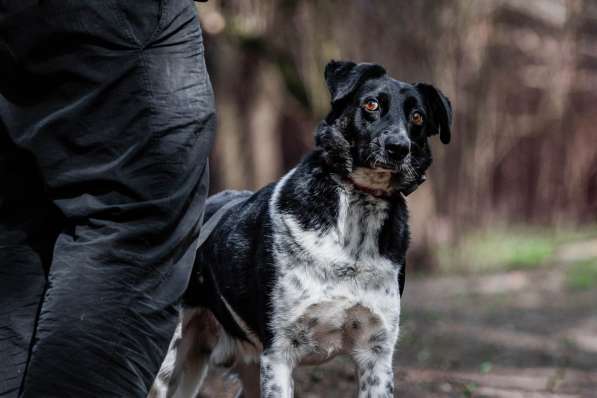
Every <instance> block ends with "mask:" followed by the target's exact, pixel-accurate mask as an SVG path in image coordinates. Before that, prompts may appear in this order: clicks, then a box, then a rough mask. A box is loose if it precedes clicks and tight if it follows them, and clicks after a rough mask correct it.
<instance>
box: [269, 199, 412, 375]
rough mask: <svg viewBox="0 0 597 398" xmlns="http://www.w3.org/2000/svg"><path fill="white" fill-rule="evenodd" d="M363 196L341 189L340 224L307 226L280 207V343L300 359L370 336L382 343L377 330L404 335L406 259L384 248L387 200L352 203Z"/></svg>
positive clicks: (275, 325) (390, 336) (276, 317)
mask: <svg viewBox="0 0 597 398" xmlns="http://www.w3.org/2000/svg"><path fill="white" fill-rule="evenodd" d="M360 199H361V198H353V197H349V196H347V195H341V196H340V201H341V203H340V206H339V209H340V211H339V216H338V225H337V226H336V227H335V228H330V229H328V230H304V229H303V228H301V227H300V225H299V224H298V223H297V221H296V220H295V219H294V218H293V217H292V216H290V215H284V214H275V217H276V219H275V220H274V227H275V228H276V232H277V233H276V234H275V236H276V238H275V239H276V245H275V247H276V249H275V251H274V259H275V262H276V267H277V268H278V270H279V277H278V279H277V281H276V285H275V287H274V289H273V306H274V312H273V317H272V325H271V326H272V329H273V330H276V331H279V332H277V334H276V336H275V337H274V344H275V345H277V346H278V347H279V348H285V349H286V351H287V353H288V354H289V355H292V356H294V357H296V359H297V360H298V361H300V362H309V363H317V362H322V361H325V360H327V359H329V358H330V357H331V356H333V355H335V354H338V353H348V352H349V351H351V350H354V347H355V346H361V345H362V344H369V343H367V342H368V341H369V340H371V343H370V344H373V345H374V346H375V340H376V339H375V336H376V335H383V336H382V337H384V338H383V339H381V340H383V341H386V340H387V341H390V340H391V341H394V340H395V338H396V337H397V333H398V322H399V316H400V295H399V292H398V274H397V273H398V265H397V264H394V263H392V262H391V261H390V260H389V259H387V258H384V257H382V256H381V255H380V254H379V249H378V237H379V231H380V229H381V226H382V225H383V222H384V221H385V218H386V217H387V204H386V203H385V202H381V201H376V200H372V201H371V202H364V203H351V201H354V200H360ZM381 340H380V341H381ZM382 345H383V344H382ZM380 346H381V345H380Z"/></svg>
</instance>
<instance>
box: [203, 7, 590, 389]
mask: <svg viewBox="0 0 597 398" xmlns="http://www.w3.org/2000/svg"><path fill="white" fill-rule="evenodd" d="M198 8H199V10H200V18H201V22H202V25H203V29H204V41H205V47H206V57H207V62H208V69H209V71H210V74H211V78H212V82H213V85H214V90H215V93H216V98H217V106H218V120H219V131H218V136H217V140H216V145H215V150H214V152H213V156H212V162H211V163H212V164H211V174H212V191H213V192H217V191H219V190H221V189H224V188H237V189H241V188H242V189H257V188H259V187H262V186H264V185H266V184H268V183H270V182H272V181H274V180H276V179H278V178H279V177H280V176H281V175H283V174H284V173H285V172H286V171H288V170H289V169H290V168H292V167H293V166H294V165H295V164H296V163H297V162H298V161H299V160H300V159H301V157H302V156H303V155H304V154H305V153H306V152H307V151H309V150H310V149H311V148H312V147H313V130H314V127H315V126H316V124H317V122H318V120H320V119H321V118H322V117H323V116H324V115H325V114H326V112H327V111H328V109H329V95H328V92H327V90H326V88H325V85H324V81H323V70H324V66H325V64H326V62H327V61H329V60H330V59H344V60H355V61H367V62H375V63H380V64H382V65H384V66H385V67H386V69H387V70H388V72H389V73H390V74H391V75H392V76H394V77H395V78H398V79H400V80H404V81H409V82H415V81H425V82H429V83H433V84H435V85H437V86H438V87H440V88H441V89H442V91H443V92H444V93H445V94H446V95H447V96H449V97H450V99H451V101H452V104H453V107H454V111H455V119H454V120H455V123H454V127H453V139H452V142H451V143H450V145H448V146H444V145H442V144H441V143H440V142H439V139H437V137H434V138H433V139H432V147H433V152H434V164H433V165H432V167H431V169H430V172H429V174H428V177H429V178H428V181H427V182H426V183H425V184H424V185H423V186H421V187H420V189H419V190H418V191H416V192H415V193H413V194H412V195H411V196H409V198H408V202H409V206H410V209H411V225H412V231H413V234H412V235H413V239H412V249H411V253H410V258H409V262H408V272H409V278H408V281H407V285H406V291H405V296H404V298H403V318H402V333H401V340H400V343H399V346H398V351H397V352H398V354H397V356H396V366H397V369H399V371H398V375H397V377H398V389H399V392H402V394H403V396H406V397H419V396H420V397H435V396H437V397H444V396H445V397H459V396H475V397H477V396H479V397H481V396H484V397H485V396H486V397H527V396H528V397H535V396H540V397H590V396H597V2H595V1H591V0H584V1H583V0H532V1H529V0H518V1H515V0H461V1H452V0H439V1H438V0H418V1H406V0H404V1H381V0H354V1H352V0H349V1H347V0H342V1H340V0H335V1H298V0H278V1H272V0H270V1H266V0H231V1H216V0H210V1H209V2H208V3H202V4H200V5H198ZM218 383H220V384H218ZM221 383H224V384H225V385H226V391H228V392H229V393H230V394H233V393H232V391H233V390H234V389H235V388H236V385H235V384H234V383H233V382H225V381H224V379H221V378H220V379H217V380H216V381H215V382H212V383H211V384H210V385H209V386H208V387H207V388H206V391H204V392H203V394H204V395H205V396H225V394H227V393H224V392H220V391H221V389H222V388H223V387H222V386H223V384H221ZM353 385H354V378H353V376H352V367H351V365H350V364H349V363H348V362H346V361H344V360H342V359H339V360H336V361H334V362H333V363H332V364H330V365H326V366H324V367H320V368H309V369H305V370H300V371H299V372H297V395H298V396H299V397H317V396H321V397H336V396H337V397H345V396H351V394H352V390H353ZM216 391H217V392H216Z"/></svg>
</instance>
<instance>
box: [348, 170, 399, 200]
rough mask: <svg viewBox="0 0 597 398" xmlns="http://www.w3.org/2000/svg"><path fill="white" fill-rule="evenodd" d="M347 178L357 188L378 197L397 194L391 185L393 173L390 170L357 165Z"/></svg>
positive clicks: (388, 196)
mask: <svg viewBox="0 0 597 398" xmlns="http://www.w3.org/2000/svg"><path fill="white" fill-rule="evenodd" d="M346 180H347V181H348V182H349V183H350V184H352V185H353V186H354V188H355V189H357V190H359V191H363V192H365V193H368V194H370V195H373V196H375V197H378V198H390V197H392V196H393V195H394V194H395V190H394V189H393V188H392V185H391V182H392V173H391V172H390V171H388V170H383V169H370V168H366V167H357V168H356V169H354V170H353V172H352V173H350V174H349V175H348V176H347V177H346Z"/></svg>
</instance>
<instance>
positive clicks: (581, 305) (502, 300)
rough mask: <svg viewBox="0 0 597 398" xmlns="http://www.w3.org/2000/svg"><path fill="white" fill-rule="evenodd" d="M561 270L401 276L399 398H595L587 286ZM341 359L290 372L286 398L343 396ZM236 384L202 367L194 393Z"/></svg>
mask: <svg viewBox="0 0 597 398" xmlns="http://www.w3.org/2000/svg"><path fill="white" fill-rule="evenodd" d="M565 275H566V267H565V266H559V267H556V266H551V267H547V268H542V269H538V270H533V271H513V272H507V273H500V274H492V275H472V276H462V275H460V276H441V277H438V276H432V277H424V278H423V277H420V278H410V279H409V280H408V281H407V284H406V290H405V294H404V296H403V304H402V320H401V336H400V341H399V343H398V347H397V352H396V356H395V368H396V386H397V391H398V394H397V396H401V397H414V398H419V397H425V398H435V397H496V398H502V397H504V398H506V397H507V398H519V397H520V398H534V397H542V398H544V397H545V398H555V397H563V398H572V397H579V398H580V397H582V398H590V397H591V398H592V397H597V288H595V289H591V290H582V291H577V290H571V289H569V288H567V287H566V283H565ZM353 371H354V369H353V365H352V363H351V362H350V360H349V359H348V358H336V359H335V360H333V361H331V362H330V363H328V364H326V365H324V366H319V367H305V368H299V369H297V371H296V372H295V396H296V397H298V398H315V397H325V398H334V397H353V396H354V391H355V388H356V382H355V378H354V375H353ZM238 388H239V386H238V383H237V382H236V381H235V380H234V379H233V378H231V377H226V376H225V374H224V373H223V372H222V371H221V370H214V371H211V373H210V377H209V380H208V382H207V383H206V385H205V386H204V389H203V391H202V392H201V394H200V396H201V397H218V398H219V397H222V398H228V397H230V398H232V397H234V396H235V394H236V391H238Z"/></svg>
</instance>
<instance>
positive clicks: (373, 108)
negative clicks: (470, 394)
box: [363, 99, 379, 112]
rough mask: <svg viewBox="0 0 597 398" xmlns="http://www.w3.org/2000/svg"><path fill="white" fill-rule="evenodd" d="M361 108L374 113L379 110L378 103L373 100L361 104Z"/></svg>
mask: <svg viewBox="0 0 597 398" xmlns="http://www.w3.org/2000/svg"><path fill="white" fill-rule="evenodd" d="M363 108H365V109H366V110H368V111H369V112H374V111H376V110H378V109H379V102H377V100H374V99H370V100H367V101H365V103H364V104H363Z"/></svg>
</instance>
